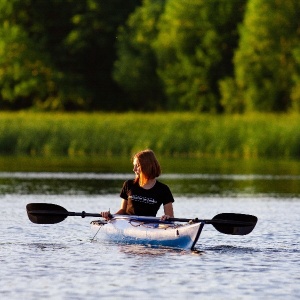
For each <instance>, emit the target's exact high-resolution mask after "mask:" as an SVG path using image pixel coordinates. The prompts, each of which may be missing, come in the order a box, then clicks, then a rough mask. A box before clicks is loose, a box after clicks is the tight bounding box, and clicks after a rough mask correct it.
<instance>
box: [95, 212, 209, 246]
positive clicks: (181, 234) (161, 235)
mask: <svg viewBox="0 0 300 300" xmlns="http://www.w3.org/2000/svg"><path fill="white" fill-rule="evenodd" d="M203 226H204V223H202V222H196V223H193V222H191V223H185V224H178V223H173V222H159V221H156V222H155V219H154V218H147V217H137V216H134V217H129V216H115V217H114V218H113V219H111V220H110V221H108V222H106V221H102V220H96V221H92V222H91V227H92V230H94V231H95V232H96V233H97V232H98V231H99V232H98V233H97V237H98V239H104V240H106V241H112V242H115V243H125V244H143V245H150V246H163V247H171V248H179V249H186V250H188V249H193V248H194V246H195V244H196V243H197V241H198V239H199V236H200V233H201V231H202V228H203Z"/></svg>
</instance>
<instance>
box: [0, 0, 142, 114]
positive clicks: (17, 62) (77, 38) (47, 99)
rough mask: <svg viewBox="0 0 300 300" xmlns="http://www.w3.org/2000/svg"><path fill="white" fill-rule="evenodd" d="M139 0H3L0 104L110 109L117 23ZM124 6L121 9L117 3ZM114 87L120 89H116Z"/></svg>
mask: <svg viewBox="0 0 300 300" xmlns="http://www.w3.org/2000/svg"><path fill="white" fill-rule="evenodd" d="M138 3H139V0H130V1H126V5H125V4H124V3H123V1H121V0H111V1H105V0H102V1H95V0H84V1H75V0H68V1H63V0H49V1H34V0H27V1H23V0H2V1H1V2H0V12H1V14H0V41H1V42H0V90H1V95H0V105H1V106H2V107H4V108H13V109H20V108H27V107H35V108H37V109H52V110H53V109H56V110H57V109H59V110H64V109H67V110H72V109H91V108H98V109H99V108H101V109H108V108H111V106H113V107H114V108H116V107H117V104H116V103H114V102H112V101H111V99H112V98H113V99H115V102H116V99H119V98H120V97H117V96H118V95H119V93H118V89H117V88H116V84H115V83H114V82H113V80H112V77H111V76H110V73H111V71H112V65H113V61H114V60H115V53H114V42H115V38H114V36H115V32H116V31H117V27H118V26H119V25H120V24H122V23H123V22H124V21H125V19H126V18H127V16H128V14H129V13H130V12H131V11H132V9H133V8H134V7H135V6H136V5H137V4H138ZM116 7H122V9H116ZM114 91H116V92H115V93H114Z"/></svg>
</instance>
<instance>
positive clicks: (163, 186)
mask: <svg viewBox="0 0 300 300" xmlns="http://www.w3.org/2000/svg"><path fill="white" fill-rule="evenodd" d="M156 185H157V186H158V187H160V188H164V189H169V186H168V185H166V184H165V183H162V182H161V181H158V180H156Z"/></svg>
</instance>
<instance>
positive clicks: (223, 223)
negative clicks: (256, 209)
mask: <svg viewBox="0 0 300 300" xmlns="http://www.w3.org/2000/svg"><path fill="white" fill-rule="evenodd" d="M256 223H257V217H255V216H252V215H244V214H234V213H223V214H218V215H216V216H215V217H214V218H213V219H212V221H211V224H212V225H213V226H214V227H215V228H216V229H217V230H218V231H219V232H221V233H225V234H233V235H246V234H249V233H250V232H251V231H252V230H253V229H254V227H255V225H256Z"/></svg>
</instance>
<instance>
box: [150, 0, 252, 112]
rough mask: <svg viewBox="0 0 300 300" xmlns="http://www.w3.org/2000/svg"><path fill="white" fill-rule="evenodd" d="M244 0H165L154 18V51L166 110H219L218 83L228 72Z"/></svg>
mask: <svg viewBox="0 0 300 300" xmlns="http://www.w3.org/2000/svg"><path fill="white" fill-rule="evenodd" d="M245 3H246V1H240V0H239V1H223V0H219V1H206V0H203V1H202V0H200V1H199V0H182V1H176V0H173V1H168V2H167V4H166V9H165V12H164V13H163V15H162V16H161V18H160V23H159V29H160V30H159V35H158V39H157V42H156V54H157V57H158V61H159V69H158V73H159V75H160V77H161V78H162V80H163V82H164V85H165V92H166V94H167V96H168V99H169V108H170V109H188V110H197V111H210V112H216V111H221V110H222V108H221V106H220V103H219V89H218V81H219V80H220V79H222V78H223V77H225V76H229V75H231V74H232V69H233V68H232V63H231V59H232V57H233V51H234V49H235V47H236V44H237V40H238V35H237V24H238V23H239V22H240V21H241V20H242V17H243V8H244V6H245ZM237 11H238V13H237Z"/></svg>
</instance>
